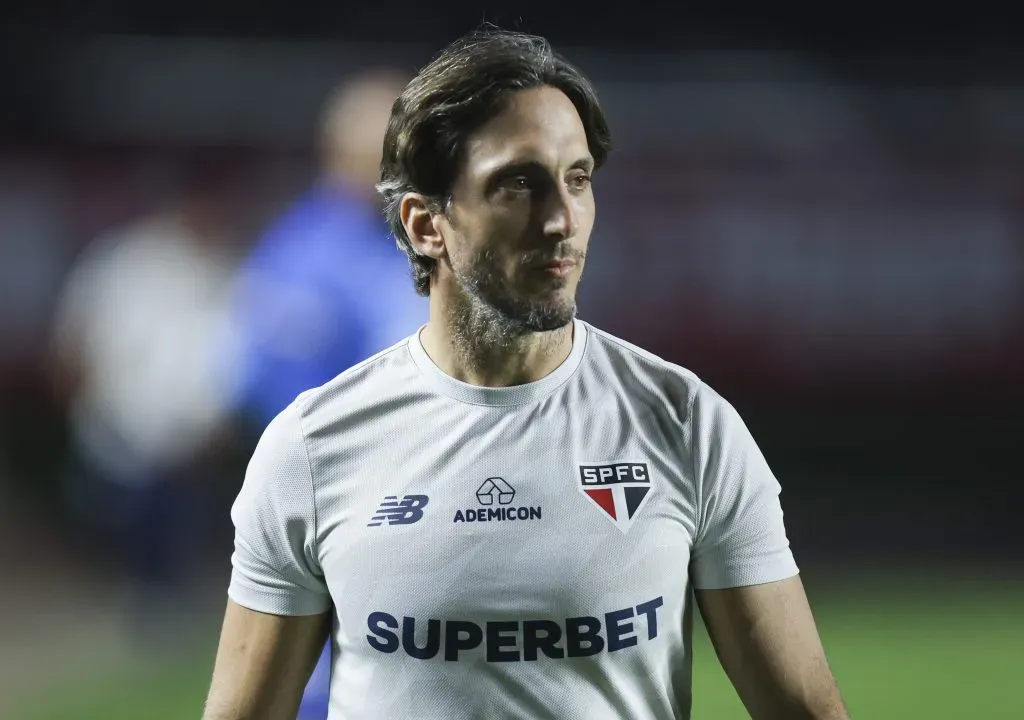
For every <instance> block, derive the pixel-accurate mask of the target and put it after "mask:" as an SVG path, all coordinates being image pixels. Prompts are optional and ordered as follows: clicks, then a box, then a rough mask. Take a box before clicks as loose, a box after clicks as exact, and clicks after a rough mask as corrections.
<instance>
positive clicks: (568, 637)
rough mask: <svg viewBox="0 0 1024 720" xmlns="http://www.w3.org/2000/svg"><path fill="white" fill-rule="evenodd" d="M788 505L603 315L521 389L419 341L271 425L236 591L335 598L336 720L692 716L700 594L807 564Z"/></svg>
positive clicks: (698, 392)
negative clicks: (476, 379) (436, 358)
mask: <svg viewBox="0 0 1024 720" xmlns="http://www.w3.org/2000/svg"><path fill="white" fill-rule="evenodd" d="M779 490H780V488H779V485H778V483H777V481H776V480H775V478H774V477H773V475H772V473H771V471H770V470H769V468H768V466H767V464H766V463H765V461H764V459H763V457H762V456H761V454H760V452H759V451H758V449H757V447H756V445H755V444H754V441H753V439H752V438H751V437H750V434H749V433H748V432H747V430H746V428H745V426H744V425H743V423H742V421H741V420H740V418H739V416H738V415H737V413H736V411H735V410H734V409H733V408H732V407H731V406H730V405H729V404H728V403H727V402H726V401H725V400H723V399H722V398H721V397H720V396H719V395H718V394H716V393H715V392H714V391H713V390H711V389H710V388H708V387H707V386H706V385H704V384H703V383H702V382H701V381H700V380H699V379H698V378H697V377H695V376H694V375H693V374H692V373H690V372H689V371H687V370H685V369H682V368H680V367H677V366H675V365H672V364H670V363H668V362H665V361H664V360H661V359H659V358H657V357H655V356H653V355H651V354H650V353H647V352H645V351H643V350H640V349H638V348H636V347H634V346H632V345H629V344H628V343H625V342H623V341H621V340H618V339H616V338H614V337H611V336H610V335H608V334H606V333H603V332H601V331H599V330H596V329H595V328H593V327H591V326H589V325H588V324H587V323H584V322H582V321H576V322H575V330H574V344H573V350H572V353H571V355H570V357H569V358H568V359H567V360H566V361H565V362H564V363H563V364H562V365H561V366H560V367H559V368H557V369H556V370H555V371H554V372H553V373H551V374H550V375H548V376H547V377H545V378H544V379H542V380H540V381H539V382H535V383H531V384H528V385H522V386H518V387H511V388H480V387H475V386H471V385H467V384H465V383H461V382H459V381H457V380H454V379H452V378H451V377H448V376H447V375H445V374H444V373H442V372H441V371H440V370H439V369H438V368H437V367H436V366H434V365H433V363H432V362H431V361H430V359H429V357H428V356H427V355H426V353H425V352H424V350H423V348H422V346H421V345H420V344H419V341H418V338H417V337H416V336H413V337H411V338H409V339H408V340H407V341H404V342H402V343H399V344H398V345H395V346H394V347H392V348H390V349H389V350H386V351H384V352H382V353H380V354H378V355H376V356H375V357H373V358H371V359H369V360H367V361H366V362H364V363H361V364H360V365H358V366H356V367H354V368H352V369H351V370H349V371H347V372H345V373H343V374H342V375H340V376H339V377H337V378H336V379H334V380H333V381H331V382H330V383H328V384H326V385H325V386H323V387H320V388H318V389H316V390H312V391H309V392H306V393H304V394H303V395H302V396H300V397H299V398H298V399H297V401H296V402H295V403H293V404H292V405H291V406H290V407H289V409H288V410H287V411H286V412H284V413H282V415H281V416H280V417H279V418H278V419H277V420H275V421H274V423H273V424H272V425H271V427H270V429H269V430H268V431H267V434H266V436H265V437H264V438H263V441H262V442H261V444H260V448H259V449H258V450H257V452H256V453H255V456H254V458H253V461H252V464H251V466H250V468H249V471H248V474H247V477H246V480H245V489H244V490H243V491H242V493H241V495H240V498H239V501H238V503H237V504H236V506H235V510H234V513H233V517H234V520H235V523H236V528H237V536H238V540H237V543H236V552H235V555H234V563H235V569H234V573H233V579H232V583H231V588H230V593H231V597H233V598H234V599H235V600H236V601H237V602H239V603H240V604H242V605H246V606H248V607H251V608H253V609H255V610H260V611H264V612H273V613H304V612H311V611H316V610H319V609H322V608H326V607H328V606H329V602H330V601H331V599H333V605H334V608H335V610H334V612H335V622H334V632H333V640H332V642H333V650H334V653H333V658H334V659H333V668H332V680H331V682H332V687H331V701H330V702H331V710H330V716H329V717H330V718H331V719H332V720H341V719H345V720H351V719H356V718H395V719H400V718H419V719H425V718H445V719H446V720H459V719H463V718H466V719H468V718H523V719H526V718H530V719H531V720H537V719H539V718H551V719H552V720H554V719H555V718H557V719H558V720H571V719H573V718H580V719H581V720H583V719H586V720H602V719H604V718H609V719H610V718H629V719H630V720H647V719H650V720H655V719H656V720H668V719H669V718H673V719H676V718H688V717H689V714H690V678H691V674H690V673H691V670H690V668H691V656H690V628H691V620H692V612H693V610H692V602H691V590H692V588H693V587H694V586H697V587H706V588H711V587H725V586H730V585H741V584H754V583H763V582H769V581H774V580H779V579H783V578H786V577H790V576H792V575H794V574H795V573H796V572H797V568H796V565H795V563H794V561H793V557H792V555H791V553H790V549H789V544H788V541H787V539H786V534H785V530H784V526H783V521H782V512H781V509H780V505H779ZM691 561H692V564H691ZM691 571H692V572H691Z"/></svg>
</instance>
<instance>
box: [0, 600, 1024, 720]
mask: <svg viewBox="0 0 1024 720" xmlns="http://www.w3.org/2000/svg"><path fill="white" fill-rule="evenodd" d="M883 584H884V583H881V582H879V581H877V580H876V581H875V582H874V583H872V586H871V587H868V588H856V589H854V590H852V591H850V592H847V593H840V592H837V591H836V590H834V589H833V590H831V591H829V592H828V594H827V595H825V594H820V595H819V594H818V593H811V597H812V601H813V603H814V606H815V611H816V614H817V616H818V623H819V627H820V629H821V633H822V637H823V639H824V642H825V645H826V648H827V650H828V653H829V658H830V661H831V664H832V667H833V669H834V671H835V673H836V676H837V677H838V678H839V681H840V684H841V686H842V690H843V694H844V696H845V698H846V700H847V703H848V705H849V707H850V711H851V714H852V716H853V717H854V718H856V719H857V720H868V719H870V720H918V719H920V720H925V719H927V720H974V719H976V718H977V719H979V720H980V719H982V718H983V719H984V720H1021V719H1022V718H1024V688H1022V687H1021V686H1022V685H1024V587H1022V586H1020V585H1012V586H997V585H994V584H985V585H984V586H978V585H974V586H971V585H963V584H959V585H955V586H948V587H937V586H932V587H928V588H923V589H921V590H918V591H917V592H902V593H899V594H896V593H892V592H883V591H881V590H879V587H880V586H882V585H883ZM698 625H699V623H698ZM695 636H696V637H695V660H694V698H695V699H694V711H693V717H694V719H695V720H733V719H736V720H739V719H741V718H745V717H747V715H746V713H745V712H744V710H743V708H742V706H741V705H740V703H739V701H738V700H737V699H736V697H735V694H734V693H733V690H732V688H731V686H730V685H729V683H728V680H727V679H726V678H725V676H724V674H723V673H722V670H721V669H720V667H719V666H718V664H717V660H716V659H715V656H714V652H713V650H712V648H711V646H710V644H709V642H708V639H707V636H706V634H705V633H704V632H703V628H702V627H699V629H698V632H696V633H695ZM211 657H212V649H211V648H209V647H204V648H201V649H200V650H198V651H197V652H196V653H195V656H194V657H191V658H188V659H187V660H179V661H178V662H177V663H176V664H174V665H172V666H169V667H150V668H134V669H130V668H127V667H112V668H110V669H109V672H108V673H101V677H100V678H99V679H96V678H90V680H89V681H88V682H87V683H86V682H84V681H83V683H82V684H81V685H80V686H77V687H76V686H62V687H60V688H55V689H54V690H53V691H52V692H50V693H48V695H47V697H45V698H38V699H35V700H33V701H32V702H31V703H28V704H27V705H26V706H25V707H22V708H18V710H17V712H16V714H15V715H14V716H13V717H12V718H11V720H129V719H130V720H143V719H144V720H185V719H188V720H198V718H199V717H200V712H201V706H202V699H203V696H204V694H205V691H206V687H207V683H208V681H209V672H210V663H211Z"/></svg>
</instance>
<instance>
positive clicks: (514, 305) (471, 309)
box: [455, 249, 582, 348]
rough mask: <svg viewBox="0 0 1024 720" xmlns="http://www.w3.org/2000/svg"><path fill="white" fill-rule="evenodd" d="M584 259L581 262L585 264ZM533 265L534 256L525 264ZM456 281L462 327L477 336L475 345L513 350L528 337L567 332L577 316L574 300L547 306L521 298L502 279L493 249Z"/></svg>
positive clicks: (474, 340)
mask: <svg viewBox="0 0 1024 720" xmlns="http://www.w3.org/2000/svg"><path fill="white" fill-rule="evenodd" d="M547 254H548V253H545V255H547ZM581 255H582V253H581V254H580V256H579V257H578V260H579V261H580V262H581V264H582V257H581ZM532 261H534V258H533V257H532V256H531V255H528V256H527V257H526V258H524V263H529V262H532ZM455 280H456V282H457V283H458V285H459V288H460V290H461V291H462V292H461V293H460V295H461V296H462V301H463V302H461V303H460V305H462V306H463V307H461V308H460V310H461V312H460V313H459V314H460V315H461V316H462V317H461V318H460V322H458V325H459V326H460V329H461V330H462V331H463V332H467V333H472V334H473V335H474V336H475V337H474V338H472V340H473V344H474V345H477V344H479V343H480V342H481V341H484V342H486V343H487V344H488V345H492V346H497V347H503V348H507V347H511V346H512V345H514V344H515V343H516V342H517V340H519V339H520V338H523V337H525V336H528V335H532V334H535V333H548V332H551V331H553V330H558V329H560V328H564V327H565V326H567V325H568V324H569V323H570V322H572V319H573V318H574V317H575V316H576V303H575V301H573V300H569V301H568V302H557V301H555V302H545V301H538V300H531V299H529V298H526V297H523V296H521V295H519V294H517V293H516V292H515V290H513V289H512V288H511V287H509V285H508V282H506V280H505V279H504V278H503V277H502V274H501V271H500V269H499V267H498V264H497V262H496V261H495V259H494V254H493V253H492V252H491V250H490V249H487V250H484V251H483V252H482V253H480V254H479V255H477V256H476V257H475V258H473V260H472V261H471V262H470V263H469V265H468V268H467V269H466V271H465V272H460V273H456V274H455ZM465 339H466V340H470V339H471V338H468V337H467V338H465Z"/></svg>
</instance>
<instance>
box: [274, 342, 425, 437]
mask: <svg viewBox="0 0 1024 720" xmlns="http://www.w3.org/2000/svg"><path fill="white" fill-rule="evenodd" d="M410 339H411V336H410V337H406V338H403V339H402V340H400V341H398V342H396V343H395V344H393V345H391V346H390V347H387V348H385V349H383V350H381V351H380V352H378V353H376V354H374V355H371V356H370V357H368V358H366V359H365V360H363V361H362V362H359V363H356V364H355V365H352V366H351V367H349V368H347V369H346V370H344V371H342V372H341V373H339V374H338V375H336V376H335V377H334V378H332V379H331V380H328V381H327V382H326V383H324V384H323V385H320V386H318V387H314V388H310V389H309V390H306V391H305V392H303V393H302V394H300V395H299V396H298V397H297V398H296V399H295V401H294V402H293V403H292V404H293V406H294V410H295V412H296V413H297V415H298V417H299V418H300V419H301V421H302V423H303V425H304V426H307V427H315V426H319V425H323V424H326V423H332V422H336V421H337V420H338V419H340V418H342V417H344V416H351V415H352V414H355V413H359V412H361V411H366V410H368V409H370V407H371V406H376V405H381V404H383V403H384V401H385V400H386V399H388V398H394V396H395V395H397V394H402V393H410V392H415V391H416V389H417V388H418V387H419V373H418V370H417V368H416V364H415V363H414V362H413V360H412V356H411V354H410V351H409V341H410Z"/></svg>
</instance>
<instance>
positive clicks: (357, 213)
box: [235, 69, 428, 720]
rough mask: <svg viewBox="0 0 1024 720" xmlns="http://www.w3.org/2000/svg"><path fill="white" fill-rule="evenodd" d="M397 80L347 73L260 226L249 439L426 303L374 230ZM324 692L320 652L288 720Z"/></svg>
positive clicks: (250, 272) (416, 324) (395, 252)
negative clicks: (303, 168) (310, 160)
mask: <svg viewBox="0 0 1024 720" xmlns="http://www.w3.org/2000/svg"><path fill="white" fill-rule="evenodd" d="M406 80H407V78H405V77H403V76H402V75H401V74H399V73H397V72H395V71H392V70H389V69H373V70H368V71H364V72H361V73H358V74H356V75H354V76H353V77H351V78H350V79H348V80H347V81H346V82H343V83H342V84H341V85H340V86H339V87H338V88H337V89H336V90H335V91H334V92H333V93H332V94H331V96H330V97H329V98H328V99H327V102H326V103H325V105H324V109H323V111H322V114H321V118H320V126H319V131H318V135H319V137H318V144H319V148H318V150H319V155H320V158H319V160H320V172H319V175H318V177H317V179H316V180H315V182H314V183H313V184H312V186H311V187H310V188H309V189H308V190H307V191H306V192H305V193H304V194H303V195H302V196H301V197H299V198H298V199H297V200H296V201H295V202H294V203H292V204H291V206H290V207H289V208H288V209H287V210H286V212H285V213H284V214H283V215H282V216H281V217H280V218H278V219H277V220H276V221H275V222H273V223H272V224H271V226H270V227H269V229H268V230H267V231H266V232H265V234H264V235H263V236H262V237H261V238H260V239H259V240H258V241H257V243H256V245H255V247H254V248H253V251H252V252H251V254H250V256H249V257H248V259H247V260H246V261H245V262H244V263H243V265H242V267H241V269H240V274H239V278H238V295H237V305H236V311H235V312H236V327H235V333H236V337H235V340H236V341H237V342H238V345H237V347H239V348H240V350H241V355H240V357H239V362H238V369H239V371H240V372H239V375H238V382H239V385H238V387H237V389H236V392H237V396H236V403H237V407H238V409H239V411H240V415H241V416H242V418H243V421H244V424H245V425H246V426H248V427H249V428H250V429H251V430H252V431H253V432H254V433H255V434H256V435H257V436H258V435H259V434H260V433H262V432H263V430H264V428H265V427H266V426H267V425H268V424H269V423H270V421H271V420H273V419H274V417H275V416H276V415H277V414H278V413H280V412H281V411H282V410H283V409H284V408H285V407H287V406H288V404H289V403H291V402H292V401H293V400H294V399H295V398H296V396H298V395H299V394H300V393H302V392H303V391H305V390H308V389H309V388H313V387H318V386H320V385H322V384H324V383H326V382H328V381H329V380H331V379H332V378H333V377H335V376H336V375H338V374H340V373H341V372H342V371H344V370H346V369H347V368H349V367H351V366H352V365H355V364H357V363H359V362H361V361H362V360H365V359H367V358H369V357H371V356H372V355H374V354H375V353H377V352H378V351H380V350H383V349H385V348H387V347H389V346H391V345H392V344H394V343H395V342H398V341H399V340H401V339H402V338H404V337H407V336H409V335H410V334H412V333H414V332H416V330H418V329H419V328H420V327H421V326H422V325H423V324H425V323H426V321H427V315H428V308H427V300H426V298H424V297H421V296H419V295H417V294H416V292H415V291H414V289H413V286H412V284H411V283H410V274H411V268H410V265H409V262H408V260H407V258H406V256H405V255H404V253H402V252H401V251H400V250H399V248H398V247H397V246H396V244H395V241H394V239H393V238H392V237H391V235H390V231H389V229H388V227H387V225H386V223H385V221H384V218H383V215H382V213H381V208H380V206H379V196H378V194H377V192H376V190H375V183H376V181H377V179H378V178H379V176H380V160H381V151H382V145H383V141H384V133H385V130H386V128H387V122H388V117H389V115H390V112H391V106H392V104H393V103H394V101H395V99H396V98H397V97H398V95H399V93H400V92H401V91H402V89H403V87H404V86H405V82H406ZM329 683H330V645H329V644H328V645H326V646H325V647H324V650H323V652H322V654H321V656H320V659H319V661H318V663H317V666H316V668H315V669H314V671H313V674H312V676H311V677H310V680H309V682H308V684H307V686H306V690H305V693H304V695H303V700H302V705H301V707H300V712H299V720H323V718H325V717H326V715H327V698H328V692H329Z"/></svg>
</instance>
